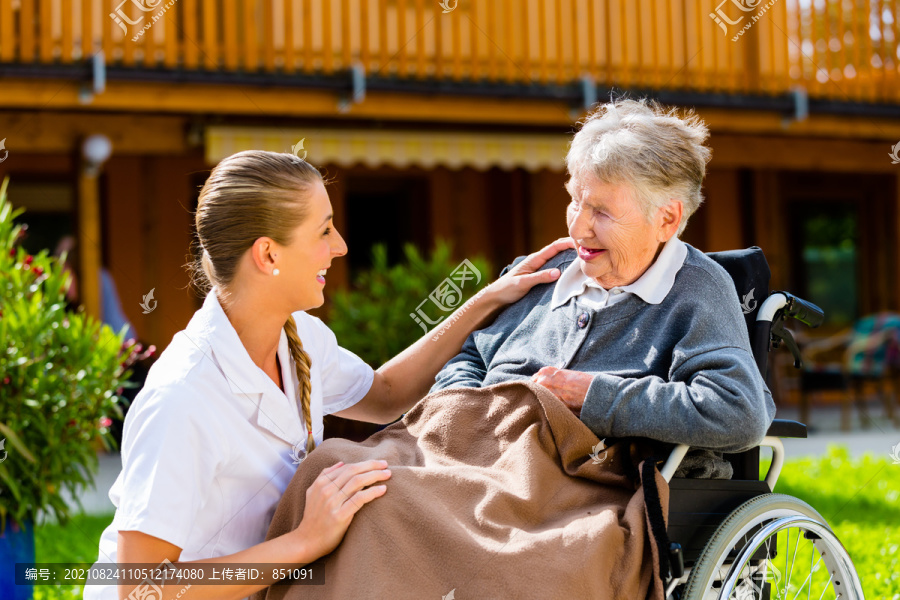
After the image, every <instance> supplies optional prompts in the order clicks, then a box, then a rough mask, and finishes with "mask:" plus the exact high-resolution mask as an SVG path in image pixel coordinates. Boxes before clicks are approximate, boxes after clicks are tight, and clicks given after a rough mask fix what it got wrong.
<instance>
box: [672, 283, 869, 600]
mask: <svg viewBox="0 0 900 600" xmlns="http://www.w3.org/2000/svg"><path fill="white" fill-rule="evenodd" d="M791 317H792V318H795V319H797V320H800V321H801V322H803V323H805V324H807V325H810V326H812V327H816V326H818V325H819V324H820V323H821V321H822V319H823V318H824V314H823V313H822V311H821V309H819V308H818V307H816V306H815V305H812V304H810V303H808V302H805V301H803V300H801V299H800V298H797V297H795V296H793V295H791V294H789V293H787V292H773V293H772V294H771V295H769V297H768V298H766V300H765V301H764V302H763V304H762V306H761V307H760V310H759V312H758V314H757V319H756V329H755V331H753V332H751V334H752V338H753V339H752V342H753V344H752V345H753V354H754V358H755V359H756V363H757V367H758V368H759V369H760V373H761V374H762V376H763V379H765V377H766V371H767V357H768V351H769V346H770V343H773V342H774V345H775V346H776V347H777V344H778V342H779V341H780V340H784V337H783V336H784V335H787V336H788V337H789V336H790V333H789V332H787V330H785V329H784V328H783V326H782V321H783V319H785V318H791ZM776 333H777V335H776ZM784 341H786V344H787V345H788V346H789V347H790V348H791V350H792V352H794V356H795V365H797V366H799V364H800V359H799V350H797V348H796V345H795V344H793V339H790V340H784ZM781 437H801V438H805V437H806V426H805V425H803V424H801V423H797V422H795V421H785V420H779V419H776V420H775V421H773V423H772V425H771V426H770V428H769V431H768V435H766V437H765V438H764V439H763V441H762V443H761V444H760V447H761V446H765V447H770V448H772V463H771V466H770V467H769V470H768V472H767V473H766V476H765V479H764V480H763V481H759V447H756V448H753V449H751V450H748V451H746V452H744V453H740V454H738V455H732V457H736V458H737V459H738V460H739V461H742V463H740V462H739V464H742V466H743V467H744V468H743V470H744V473H742V475H743V476H744V479H731V480H692V479H681V478H674V475H675V472H676V470H677V469H678V467H679V465H680V464H681V461H682V460H683V459H684V457H685V455H686V454H687V452H688V450H689V449H690V448H689V446H687V445H685V444H679V445H677V446H675V448H674V449H673V450H672V451H671V453H670V455H669V457H668V459H667V460H666V461H665V464H664V465H663V467H662V468H661V469H660V473H661V474H662V476H663V478H664V479H665V480H666V482H668V483H669V484H670V492H671V494H670V515H669V523H668V527H667V530H668V534H669V538H670V539H671V540H673V541H672V543H671V544H670V548H669V559H670V561H669V562H670V572H669V578H668V581H666V582H664V583H665V592H666V598H672V599H673V600H674V599H681V598H686V599H689V600H701V599H703V600H707V599H710V600H711V599H713V598H721V599H727V598H732V597H738V598H745V597H748V596H747V595H746V592H747V591H748V590H749V593H750V597H753V598H765V599H766V600H770V599H771V598H772V596H771V592H772V584H771V583H769V582H768V581H767V580H768V578H769V575H770V574H771V573H774V572H777V571H778V570H777V568H776V567H774V562H773V561H774V558H775V557H776V556H777V554H778V551H777V547H778V538H777V536H778V535H783V534H784V532H785V531H786V532H787V536H788V537H787V544H788V549H787V551H786V556H785V565H786V566H787V554H789V553H790V552H789V551H790V548H789V547H790V539H791V538H790V535H791V530H792V529H794V528H796V529H797V530H798V533H797V538H796V541H795V547H794V555H795V557H796V553H797V547H798V545H799V543H800V536H801V534H802V536H803V537H804V539H806V540H809V541H810V542H811V551H810V562H811V563H812V558H813V556H812V555H813V554H814V552H815V551H818V552H819V562H821V561H822V560H823V559H825V564H826V567H827V569H828V572H830V573H831V576H830V578H829V580H828V583H827V584H826V586H827V585H831V586H832V588H833V590H834V596H833V597H835V598H850V599H853V600H856V599H860V600H861V599H864V595H863V590H862V585H861V583H860V581H859V577H858V575H857V574H856V570H855V568H854V567H853V563H852V560H851V559H850V556H849V554H848V553H847V551H846V549H844V547H843V545H842V544H841V543H840V540H838V539H837V537H836V536H835V535H834V533H833V532H832V531H831V529H830V527H829V526H828V524H827V522H826V521H825V519H824V518H822V516H821V515H819V514H818V513H817V512H816V511H815V509H813V508H812V507H810V506H808V505H807V504H806V503H804V502H802V501H800V500H799V499H797V498H793V497H792V496H785V495H783V494H773V493H772V491H773V490H774V489H775V485H776V483H777V482H778V477H779V475H780V474H781V469H782V467H783V466H784V444H783V443H782V442H781V439H780V438H781ZM732 462H734V460H732ZM754 466H755V468H754ZM736 475H738V473H736ZM695 503H696V507H695V508H696V509H697V510H698V512H693V511H691V510H688V511H687V512H684V513H673V512H672V511H673V508H681V507H686V506H688V505H692V504H695ZM697 516H700V517H701V518H700V521H701V522H700V523H699V524H698V523H696V517H697ZM748 537H749V539H748ZM701 540H702V549H701V550H699V552H698V548H699V547H700V545H699V544H698V541H701ZM772 540H774V541H775V548H774V549H773V548H772ZM679 541H680V542H684V543H687V544H689V546H686V547H682V545H681V543H679ZM763 546H765V547H763ZM813 548H814V550H813ZM685 550H687V552H685ZM660 551H661V552H665V551H666V549H664V548H660ZM729 560H730V562H729ZM819 562H816V564H815V566H818V564H819ZM770 563H771V565H770ZM745 565H746V566H747V567H749V572H748V575H747V577H742V573H743V572H744V568H745ZM770 566H771V567H772V568H771V569H770ZM686 567H687V568H686ZM793 568H794V562H793V560H792V561H791V572H790V575H789V577H790V576H791V575H793ZM814 572H815V569H814V566H811V567H810V575H808V576H807V580H809V590H808V591H807V595H809V591H811V590H812V585H813V583H812V580H811V577H812V575H813V573H814ZM801 574H802V573H801ZM760 575H761V576H760ZM798 576H799V575H798ZM807 580H804V582H803V584H802V585H801V587H800V589H799V591H798V595H799V594H800V593H802V591H803V587H805V586H806V582H807ZM717 589H718V591H717ZM740 590H743V591H744V592H745V593H744V595H741V591H740ZM826 591H827V588H826V589H824V590H823V592H822V595H823V596H824V595H825V592H826ZM733 592H737V594H738V595H737V596H732V593H733ZM756 592H758V593H759V595H758V596H757V595H756ZM785 592H786V589H785V590H783V591H780V592H779V596H776V598H780V594H783V593H785Z"/></svg>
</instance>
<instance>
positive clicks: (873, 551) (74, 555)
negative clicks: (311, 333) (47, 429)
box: [35, 448, 900, 600]
mask: <svg viewBox="0 0 900 600" xmlns="http://www.w3.org/2000/svg"><path fill="white" fill-rule="evenodd" d="M775 491H776V492H779V493H782V494H790V495H792V496H796V497H797V498H800V499H802V500H805V501H806V502H808V503H809V504H810V505H811V506H812V507H813V508H815V509H816V510H818V511H819V513H820V514H821V515H822V516H823V517H825V519H826V520H827V521H828V523H829V524H830V525H831V527H832V528H833V529H834V531H835V533H836V534H837V536H838V538H839V539H840V540H841V541H842V542H843V544H844V546H846V548H847V550H848V552H850V556H851V557H852V558H853V561H854V563H855V565H856V569H857V571H858V572H859V575H860V578H861V579H862V582H863V589H864V590H865V593H866V597H867V598H869V599H876V598H878V599H882V598H886V599H890V600H900V552H898V547H900V465H895V464H892V463H891V461H890V460H888V459H887V458H881V457H879V458H872V457H870V456H866V457H864V458H862V459H858V460H851V459H850V458H849V457H848V455H847V452H846V450H845V449H843V448H832V449H831V450H830V452H829V454H828V455H827V456H824V457H820V458H814V459H795V460H790V461H787V463H786V464H785V467H784V470H783V471H782V474H781V477H780V479H779V480H778V485H777V486H776V490H775ZM111 520H112V515H107V516H102V517H86V516H79V517H76V518H74V519H73V520H72V521H71V522H70V523H69V525H67V526H65V527H60V526H57V525H45V526H43V527H39V528H38V529H37V533H36V540H35V547H36V554H37V562H87V563H92V562H93V561H95V560H96V559H97V544H98V541H99V539H100V534H101V533H102V532H103V529H104V528H105V527H106V526H107V525H108V524H109V523H110V521H111ZM80 597H81V590H80V588H77V587H69V588H62V587H50V586H37V587H36V588H35V599H36V600H50V599H54V600H55V599H58V598H66V599H68V598H80Z"/></svg>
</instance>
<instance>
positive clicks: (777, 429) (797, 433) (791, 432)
mask: <svg viewBox="0 0 900 600" xmlns="http://www.w3.org/2000/svg"><path fill="white" fill-rule="evenodd" d="M766 435H769V436H772V437H779V438H805V437H806V425H804V424H803V423H800V422H799V421H790V420H788V419H775V420H774V421H772V425H770V426H769V431H767V432H766Z"/></svg>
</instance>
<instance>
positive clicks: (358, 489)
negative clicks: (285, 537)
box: [289, 460, 391, 558]
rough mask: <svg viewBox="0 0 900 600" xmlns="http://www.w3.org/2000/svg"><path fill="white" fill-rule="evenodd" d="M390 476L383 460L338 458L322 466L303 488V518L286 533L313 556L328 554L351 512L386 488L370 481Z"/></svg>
mask: <svg viewBox="0 0 900 600" xmlns="http://www.w3.org/2000/svg"><path fill="white" fill-rule="evenodd" d="M390 476H391V471H390V469H388V468H387V462H385V461H383V460H370V461H366V462H361V463H353V464H349V465H345V464H344V463H342V462H339V463H337V464H336V465H333V466H331V467H328V468H327V469H324V470H323V471H322V473H320V474H319V476H318V477H317V478H316V480H315V481H314V482H313V484H312V485H311V486H309V488H308V489H307V490H306V506H305V507H304V509H303V519H302V520H301V521H300V525H299V526H297V529H295V530H294V531H293V532H291V534H289V535H294V536H296V539H297V541H298V543H301V544H304V545H306V546H307V547H309V550H310V553H311V554H312V555H313V556H315V557H316V558H319V557H322V556H324V555H326V554H328V553H329V552H331V551H332V550H334V549H335V548H337V546H338V544H340V543H341V540H342V539H343V538H344V533H346V532H347V528H348V527H350V521H352V520H353V515H355V514H356V513H357V511H359V509H360V508H362V507H363V505H364V504H366V503H368V502H371V501H372V500H374V499H375V498H378V497H380V496H383V495H384V493H385V491H386V490H387V486H385V485H373V484H376V483H378V482H379V481H385V480H387V479H389V478H390ZM370 486H371V487H370Z"/></svg>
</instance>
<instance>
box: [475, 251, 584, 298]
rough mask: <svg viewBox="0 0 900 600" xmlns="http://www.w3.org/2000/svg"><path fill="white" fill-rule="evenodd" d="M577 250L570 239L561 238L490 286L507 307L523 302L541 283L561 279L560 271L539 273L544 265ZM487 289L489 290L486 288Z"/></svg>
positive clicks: (549, 270) (530, 255) (529, 256)
mask: <svg viewBox="0 0 900 600" xmlns="http://www.w3.org/2000/svg"><path fill="white" fill-rule="evenodd" d="M568 248H575V242H574V241H573V240H572V238H570V237H565V238H559V239H558V240H556V241H555V242H552V243H550V244H548V245H546V246H544V247H543V248H542V249H540V250H538V251H537V252H535V253H534V254H529V255H528V258H526V259H525V260H523V261H522V262H520V263H519V264H517V265H516V266H515V267H513V268H512V269H510V270H509V271H508V272H507V273H506V275H504V276H503V277H501V278H500V279H498V280H497V281H495V282H493V283H492V284H491V285H489V286H488V288H490V289H491V290H492V291H493V293H494V295H495V297H496V298H497V299H498V300H499V301H500V302H501V303H502V304H503V305H504V306H505V305H507V304H512V303H513V302H517V301H518V300H521V299H522V298H523V297H524V296H525V294H527V293H528V290H530V289H531V288H533V287H534V286H536V285H537V284H539V283H550V282H551V281H556V280H557V279H558V278H559V269H546V270H543V271H538V269H540V268H541V267H542V266H544V263H545V262H547V261H548V260H550V259H551V258H553V257H554V256H556V255H557V254H559V253H560V252H562V251H564V250H566V249H568ZM486 289H487V288H486Z"/></svg>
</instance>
